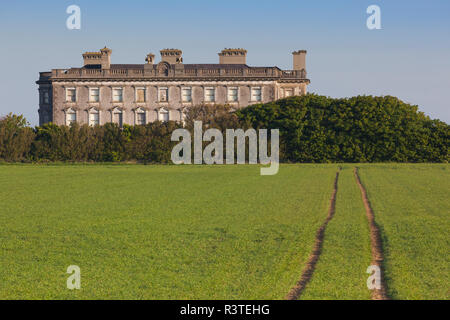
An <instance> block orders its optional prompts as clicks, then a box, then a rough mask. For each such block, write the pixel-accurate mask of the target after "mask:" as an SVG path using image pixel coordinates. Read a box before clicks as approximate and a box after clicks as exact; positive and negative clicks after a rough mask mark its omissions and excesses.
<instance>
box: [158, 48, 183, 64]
mask: <svg viewBox="0 0 450 320" xmlns="http://www.w3.org/2000/svg"><path fill="white" fill-rule="evenodd" d="M160 53H161V61H165V62H168V63H170V64H180V63H183V57H182V54H183V52H182V51H181V50H179V49H162V50H161V51H160Z"/></svg>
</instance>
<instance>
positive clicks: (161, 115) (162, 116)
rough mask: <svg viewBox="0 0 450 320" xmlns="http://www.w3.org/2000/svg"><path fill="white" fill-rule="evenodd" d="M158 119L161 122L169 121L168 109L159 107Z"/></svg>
mask: <svg viewBox="0 0 450 320" xmlns="http://www.w3.org/2000/svg"><path fill="white" fill-rule="evenodd" d="M158 120H159V121H162V122H167V121H169V111H168V110H166V109H164V108H163V109H160V110H159V119H158Z"/></svg>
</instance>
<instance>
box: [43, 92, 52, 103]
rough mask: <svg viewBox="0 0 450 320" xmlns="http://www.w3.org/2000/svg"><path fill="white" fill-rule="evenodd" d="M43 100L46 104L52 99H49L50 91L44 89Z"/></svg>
mask: <svg viewBox="0 0 450 320" xmlns="http://www.w3.org/2000/svg"><path fill="white" fill-rule="evenodd" d="M42 100H43V102H44V103H45V104H48V103H49V100H50V99H49V95H48V91H44V93H43V98H42Z"/></svg>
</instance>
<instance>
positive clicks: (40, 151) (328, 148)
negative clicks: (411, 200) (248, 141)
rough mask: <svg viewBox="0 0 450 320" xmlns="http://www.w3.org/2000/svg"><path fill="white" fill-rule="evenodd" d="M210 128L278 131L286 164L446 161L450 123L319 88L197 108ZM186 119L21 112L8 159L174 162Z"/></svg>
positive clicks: (9, 121)
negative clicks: (48, 119)
mask: <svg viewBox="0 0 450 320" xmlns="http://www.w3.org/2000/svg"><path fill="white" fill-rule="evenodd" d="M194 120H201V121H202V122H203V125H204V127H205V128H218V129H220V130H221V131H222V132H225V130H226V129H237V128H242V129H244V130H245V129H247V128H255V129H262V128H264V129H279V130H280V161H284V162H388V161H395V162H448V160H449V153H448V146H449V136H450V135H449V134H450V131H449V129H450V128H449V127H450V126H449V125H447V124H446V123H444V122H442V121H439V120H431V119H430V118H429V117H427V116H425V115H424V114H423V113H421V112H418V109H417V107H416V106H411V105H408V104H406V103H404V102H402V101H400V100H399V99H397V98H395V97H390V96H386V97H372V96H358V97H353V98H346V99H333V98H328V97H324V96H318V95H314V94H308V95H306V96H301V97H290V98H286V99H282V100H278V101H274V102H271V103H267V104H257V105H253V106H249V107H246V108H243V109H240V110H238V111H233V110H232V109H231V108H230V107H229V106H197V107H192V108H191V109H190V110H189V111H188V113H187V115H186V123H185V128H187V129H188V130H191V132H192V130H193V122H194ZM181 127H182V125H181V124H180V123H177V122H173V121H169V122H167V123H162V122H154V123H149V124H147V125H145V126H127V125H124V127H123V128H119V127H118V126H117V125H115V124H112V123H108V124H105V125H103V126H95V127H89V126H87V125H83V126H79V125H77V124H74V125H73V126H71V127H67V126H57V125H55V124H51V123H50V124H45V125H43V126H40V127H36V128H31V127H29V125H28V124H27V122H26V120H25V119H24V118H23V116H16V115H12V114H10V115H8V116H6V117H4V118H3V119H1V120H0V159H1V160H3V161H11V162H14V161H24V162H30V161H77V162H82V161H94V162H118V161H139V162H145V163H147V162H148V163H170V155H171V151H172V148H173V146H174V145H175V144H176V143H177V142H172V141H171V139H170V138H171V133H172V131H173V130H175V129H177V128H181Z"/></svg>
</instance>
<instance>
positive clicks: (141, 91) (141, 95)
mask: <svg viewBox="0 0 450 320" xmlns="http://www.w3.org/2000/svg"><path fill="white" fill-rule="evenodd" d="M136 102H145V88H137V89H136Z"/></svg>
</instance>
